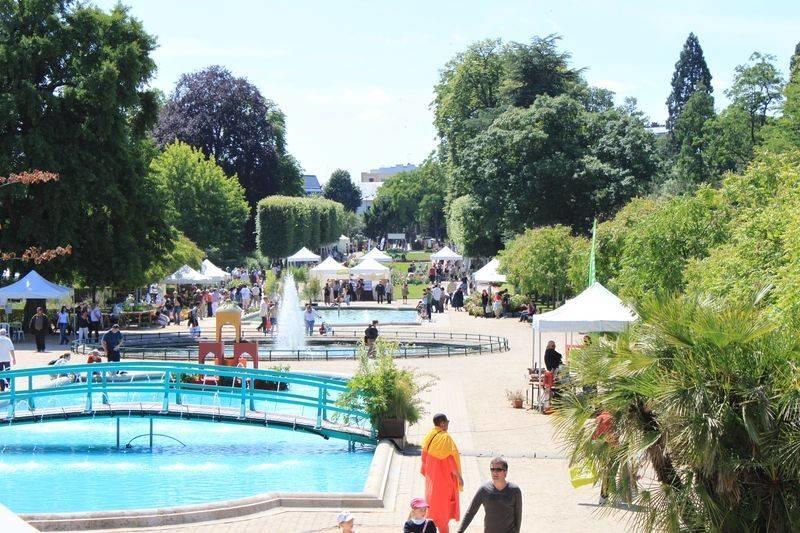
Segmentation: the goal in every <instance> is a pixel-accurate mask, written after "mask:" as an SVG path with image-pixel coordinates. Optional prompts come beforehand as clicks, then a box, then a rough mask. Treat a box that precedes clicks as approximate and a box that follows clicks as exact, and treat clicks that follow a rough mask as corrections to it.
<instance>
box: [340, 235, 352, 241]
mask: <svg viewBox="0 0 800 533" xmlns="http://www.w3.org/2000/svg"><path fill="white" fill-rule="evenodd" d="M339 240H340V241H343V242H350V237H348V236H347V235H340V236H339Z"/></svg>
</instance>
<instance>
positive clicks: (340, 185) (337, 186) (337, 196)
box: [322, 168, 361, 212]
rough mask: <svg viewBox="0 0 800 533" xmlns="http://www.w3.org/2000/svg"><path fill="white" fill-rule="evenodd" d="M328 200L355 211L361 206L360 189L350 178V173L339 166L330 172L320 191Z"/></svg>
mask: <svg viewBox="0 0 800 533" xmlns="http://www.w3.org/2000/svg"><path fill="white" fill-rule="evenodd" d="M322 196H324V197H325V198H327V199H328V200H333V201H334V202H339V203H340V204H342V205H343V206H344V208H345V209H347V210H349V211H353V212H355V210H356V209H358V208H359V207H360V206H361V189H359V188H358V187H356V184H355V183H353V180H352V179H350V173H349V172H347V171H346V170H342V169H341V168H339V169H336V170H334V171H333V173H332V174H331V177H330V179H329V180H328V183H326V184H325V188H324V189H323V191H322Z"/></svg>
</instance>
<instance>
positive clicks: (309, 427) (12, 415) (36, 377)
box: [0, 361, 377, 447]
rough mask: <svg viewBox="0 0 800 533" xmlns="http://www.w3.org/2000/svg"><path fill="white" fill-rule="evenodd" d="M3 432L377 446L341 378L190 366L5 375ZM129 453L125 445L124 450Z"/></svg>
mask: <svg viewBox="0 0 800 533" xmlns="http://www.w3.org/2000/svg"><path fill="white" fill-rule="evenodd" d="M0 379H6V380H8V383H9V387H8V388H7V389H6V391H5V392H3V393H0V432H2V428H3V427H9V426H11V425H15V424H43V423H48V422H63V421H68V420H85V419H87V418H88V419H96V418H102V417H107V418H115V419H116V420H117V446H118V447H119V446H120V442H119V425H120V421H123V422H124V420H125V419H128V418H133V417H136V418H149V419H150V444H151V446H152V441H153V420H154V419H159V418H171V419H180V420H186V421H205V422H219V423H224V424H247V425H251V426H262V427H267V428H277V429H284V430H291V431H302V432H306V433H311V434H315V435H319V436H321V437H323V438H325V439H330V438H333V439H342V440H345V441H347V442H348V443H349V446H351V447H353V446H355V444H356V443H363V444H375V443H376V442H377V438H376V436H377V435H376V430H375V429H374V428H373V427H372V425H371V424H370V420H369V415H368V414H367V413H366V412H363V411H358V410H353V409H346V408H344V407H342V406H340V405H338V404H337V399H338V398H339V396H340V395H341V394H342V393H343V392H345V391H346V390H347V382H346V380H345V379H343V378H340V377H335V376H324V375H318V374H307V373H298V372H288V371H287V372H283V371H279V370H262V369H253V368H239V367H229V366H217V365H210V364H199V363H182V362H166V361H160V362H147V361H125V362H121V363H96V364H80V365H56V366H47V367H37V368H27V369H16V370H10V371H5V372H2V373H0ZM123 445H124V443H123Z"/></svg>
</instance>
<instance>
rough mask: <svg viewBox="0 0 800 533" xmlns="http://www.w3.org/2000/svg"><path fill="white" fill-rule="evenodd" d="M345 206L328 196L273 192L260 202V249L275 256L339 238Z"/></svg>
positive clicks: (267, 254) (284, 255) (311, 247)
mask: <svg viewBox="0 0 800 533" xmlns="http://www.w3.org/2000/svg"><path fill="white" fill-rule="evenodd" d="M344 214H345V209H344V206H342V204H339V203H336V202H333V201H331V200H326V199H324V198H306V197H300V198H297V197H290V196H277V195H276V196H269V197H267V198H264V199H263V200H261V201H260V202H259V203H258V213H257V215H256V220H257V222H258V249H259V251H260V252H261V253H262V254H263V255H264V256H266V257H271V258H273V259H277V258H282V257H287V256H288V255H290V254H293V253H294V252H296V251H297V250H298V249H300V248H301V247H303V246H305V247H307V248H309V249H311V250H314V249H316V248H318V247H319V246H320V245H321V244H328V243H332V242H336V240H337V239H338V238H339V235H341V233H342V224H343V221H344Z"/></svg>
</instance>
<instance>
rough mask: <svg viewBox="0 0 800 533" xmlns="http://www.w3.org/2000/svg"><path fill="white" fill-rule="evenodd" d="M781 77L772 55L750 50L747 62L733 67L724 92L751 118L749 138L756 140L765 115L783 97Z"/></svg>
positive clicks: (765, 118) (778, 103) (772, 109)
mask: <svg viewBox="0 0 800 533" xmlns="http://www.w3.org/2000/svg"><path fill="white" fill-rule="evenodd" d="M783 83H784V80H783V76H782V75H781V73H780V71H779V70H778V68H777V67H776V66H775V57H774V56H772V55H769V54H766V55H763V54H761V53H759V52H753V54H752V55H751V56H750V61H749V62H748V63H746V64H743V65H739V66H737V67H736V75H735V76H734V79H733V84H732V85H731V88H730V89H728V91H726V94H727V95H728V96H729V97H730V98H731V99H732V100H733V102H734V103H735V104H737V105H739V106H740V107H741V108H742V109H744V110H745V111H746V112H747V114H748V116H749V117H750V140H751V142H752V143H753V144H755V143H756V139H757V135H758V132H759V130H760V129H761V128H762V127H763V126H764V125H765V124H766V123H767V116H768V115H769V114H770V113H771V112H773V111H775V110H776V109H777V108H778V107H779V106H780V103H781V101H782V100H783Z"/></svg>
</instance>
